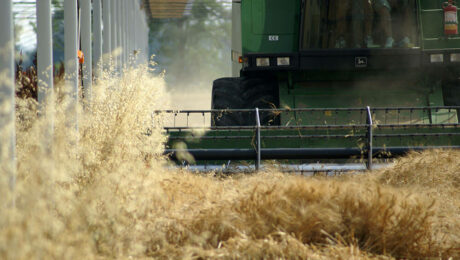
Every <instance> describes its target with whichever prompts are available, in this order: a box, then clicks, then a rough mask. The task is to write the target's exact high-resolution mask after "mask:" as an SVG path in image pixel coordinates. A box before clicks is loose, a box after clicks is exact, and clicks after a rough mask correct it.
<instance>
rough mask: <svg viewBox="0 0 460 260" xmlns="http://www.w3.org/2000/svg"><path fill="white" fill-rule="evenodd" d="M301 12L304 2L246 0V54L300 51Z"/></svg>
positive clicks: (244, 40) (243, 38)
mask: <svg viewBox="0 0 460 260" xmlns="http://www.w3.org/2000/svg"><path fill="white" fill-rule="evenodd" d="M300 9H301V4H300V0H282V1H280V0H243V1H242V4H241V19H242V21H241V23H242V41H243V53H249V52H261V53H280V52H296V51H298V49H299V47H298V46H299V32H300V27H299V22H300Z"/></svg>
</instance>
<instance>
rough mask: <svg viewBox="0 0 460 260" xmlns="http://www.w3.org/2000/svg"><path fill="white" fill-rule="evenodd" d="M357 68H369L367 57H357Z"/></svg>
mask: <svg viewBox="0 0 460 260" xmlns="http://www.w3.org/2000/svg"><path fill="white" fill-rule="evenodd" d="M355 67H356V68H365V67H367V57H356V58H355Z"/></svg>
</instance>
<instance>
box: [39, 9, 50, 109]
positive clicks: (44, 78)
mask: <svg viewBox="0 0 460 260" xmlns="http://www.w3.org/2000/svg"><path fill="white" fill-rule="evenodd" d="M37 30H38V34H37V45H38V46H37V62H38V64H37V71H38V102H39V103H40V105H41V106H44V105H45V103H46V101H47V97H49V95H50V94H51V92H52V91H53V52H52V49H53V48H52V46H53V40H52V33H51V31H52V29H51V0H43V1H38V2H37Z"/></svg>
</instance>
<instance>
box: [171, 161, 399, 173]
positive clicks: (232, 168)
mask: <svg viewBox="0 0 460 260" xmlns="http://www.w3.org/2000/svg"><path fill="white" fill-rule="evenodd" d="M390 165H391V163H382V164H374V169H382V168H385V167H389V166H390ZM173 168H181V169H185V170H189V171H192V172H223V173H242V172H253V171H255V167H254V165H229V166H227V165H213V164H211V165H207V164H204V165H185V166H182V165H178V166H173ZM267 168H270V169H273V168H274V169H277V170H278V171H280V172H285V173H300V174H306V173H310V174H314V173H318V172H321V173H331V174H334V173H343V172H359V171H366V170H367V166H366V165H365V164H358V163H349V164H321V163H314V164H279V165H277V164H275V165H273V164H269V165H264V164H262V165H261V169H262V170H264V169H267Z"/></svg>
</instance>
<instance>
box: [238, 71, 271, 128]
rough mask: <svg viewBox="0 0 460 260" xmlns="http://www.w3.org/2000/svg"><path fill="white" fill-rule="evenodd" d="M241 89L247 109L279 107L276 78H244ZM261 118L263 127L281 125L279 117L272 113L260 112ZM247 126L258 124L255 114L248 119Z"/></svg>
mask: <svg viewBox="0 0 460 260" xmlns="http://www.w3.org/2000/svg"><path fill="white" fill-rule="evenodd" d="M241 87H242V95H243V99H244V100H245V107H246V108H250V109H254V108H256V107H257V108H259V109H274V108H278V107H279V98H278V83H277V80H276V78H272V77H267V78H244V79H243V80H242V86H241ZM259 116H260V124H261V125H279V116H277V115H276V114H274V113H272V112H260V113H259ZM246 124H247V125H255V124H256V119H255V114H254V113H251V115H250V116H249V117H248V118H247V120H246Z"/></svg>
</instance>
